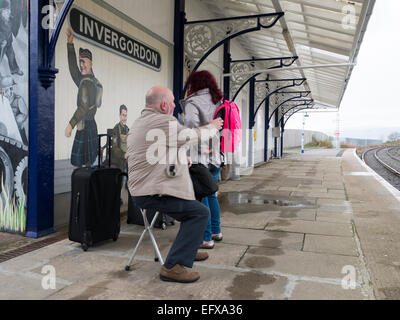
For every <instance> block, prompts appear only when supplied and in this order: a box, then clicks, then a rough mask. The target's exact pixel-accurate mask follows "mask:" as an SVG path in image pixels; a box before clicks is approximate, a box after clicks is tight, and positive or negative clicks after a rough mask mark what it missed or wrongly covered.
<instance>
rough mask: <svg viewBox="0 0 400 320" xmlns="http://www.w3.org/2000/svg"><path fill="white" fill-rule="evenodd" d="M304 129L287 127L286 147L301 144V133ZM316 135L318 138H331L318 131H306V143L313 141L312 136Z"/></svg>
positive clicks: (284, 139) (284, 140)
mask: <svg viewBox="0 0 400 320" xmlns="http://www.w3.org/2000/svg"><path fill="white" fill-rule="evenodd" d="M302 132H303V130H296V129H285V133H284V136H283V146H284V149H285V148H293V147H300V146H301V134H302ZM313 136H314V137H315V138H316V139H317V140H329V136H328V135H326V134H325V133H322V132H318V131H309V130H305V131H304V144H307V143H310V142H311V141H312V137H313Z"/></svg>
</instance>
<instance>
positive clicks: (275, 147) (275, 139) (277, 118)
mask: <svg viewBox="0 0 400 320" xmlns="http://www.w3.org/2000/svg"><path fill="white" fill-rule="evenodd" d="M278 127H279V117H278V112H277V111H275V128H278ZM274 157H275V158H277V157H278V138H277V137H274Z"/></svg>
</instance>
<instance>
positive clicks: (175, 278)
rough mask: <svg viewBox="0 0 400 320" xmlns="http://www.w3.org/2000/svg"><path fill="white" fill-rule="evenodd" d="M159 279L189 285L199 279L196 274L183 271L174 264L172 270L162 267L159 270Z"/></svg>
mask: <svg viewBox="0 0 400 320" xmlns="http://www.w3.org/2000/svg"><path fill="white" fill-rule="evenodd" d="M160 279H161V280H163V281H169V282H180V283H191V282H195V281H197V280H199V279H200V275H199V273H198V272H192V271H189V270H187V269H185V268H184V267H183V266H181V265H180V264H176V265H175V266H174V267H173V268H172V269H169V270H168V269H167V268H165V267H164V266H162V267H161V270H160Z"/></svg>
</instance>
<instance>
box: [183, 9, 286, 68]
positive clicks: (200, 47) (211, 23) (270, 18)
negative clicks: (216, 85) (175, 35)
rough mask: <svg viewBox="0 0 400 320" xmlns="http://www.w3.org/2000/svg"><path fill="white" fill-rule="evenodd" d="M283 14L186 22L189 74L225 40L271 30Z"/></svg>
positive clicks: (186, 53)
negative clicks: (262, 30)
mask: <svg viewBox="0 0 400 320" xmlns="http://www.w3.org/2000/svg"><path fill="white" fill-rule="evenodd" d="M283 15H284V13H283V12H277V13H269V14H260V15H253V16H242V17H234V18H222V19H212V20H202V21H191V22H186V23H185V27H184V42H185V48H184V52H185V56H186V60H187V61H189V63H188V65H189V66H190V69H189V72H192V71H195V70H196V69H197V68H198V67H199V66H200V64H201V63H202V61H204V59H206V58H207V56H208V55H210V54H211V52H213V51H214V50H215V49H216V48H218V47H219V46H220V45H221V44H222V43H223V42H224V41H225V40H228V39H231V38H234V37H236V36H239V35H241V34H244V33H247V32H251V31H257V30H260V29H261V28H271V27H272V26H274V25H275V23H276V22H277V21H278V20H279V19H280V18H281V17H282V16H283Z"/></svg>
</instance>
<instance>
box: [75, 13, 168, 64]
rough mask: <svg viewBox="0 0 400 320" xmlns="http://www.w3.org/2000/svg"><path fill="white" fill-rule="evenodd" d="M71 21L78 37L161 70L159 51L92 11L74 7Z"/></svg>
mask: <svg viewBox="0 0 400 320" xmlns="http://www.w3.org/2000/svg"><path fill="white" fill-rule="evenodd" d="M69 22H70V25H71V28H72V30H73V32H74V34H75V36H76V37H77V38H80V39H82V40H84V41H88V42H90V43H92V44H94V45H96V46H99V47H101V48H103V49H106V50H108V51H111V52H113V53H116V54H118V55H120V56H122V57H125V58H127V59H130V60H133V61H135V62H137V63H139V64H141V65H143V66H146V67H148V68H150V69H153V70H155V71H160V70H161V54H160V52H159V51H157V50H156V49H154V48H152V47H150V46H149V45H147V44H144V43H143V42H141V41H139V40H137V39H135V38H133V37H131V36H130V35H127V34H126V33H124V32H122V31H119V30H117V29H115V28H114V27H111V26H109V25H108V24H107V23H105V22H103V21H101V20H100V19H98V18H95V17H93V16H92V15H91V14H90V13H88V12H86V11H83V10H82V9H78V8H76V7H74V8H72V10H71V12H70V15H69Z"/></svg>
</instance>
